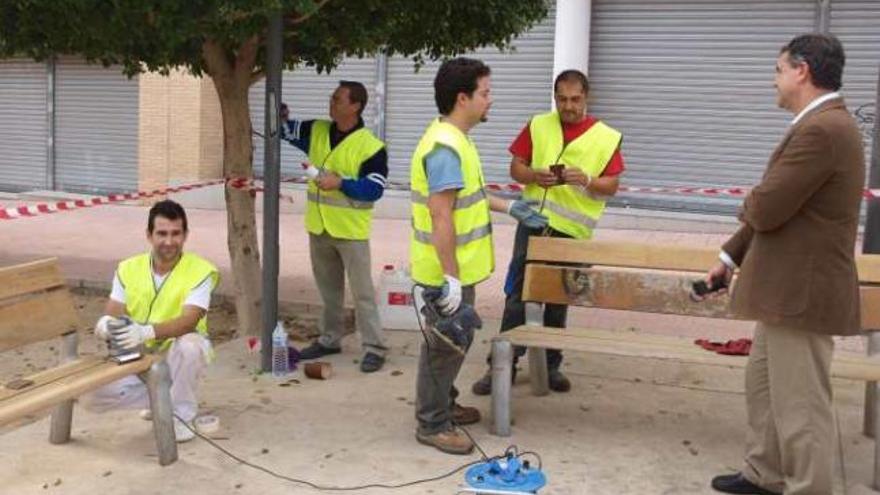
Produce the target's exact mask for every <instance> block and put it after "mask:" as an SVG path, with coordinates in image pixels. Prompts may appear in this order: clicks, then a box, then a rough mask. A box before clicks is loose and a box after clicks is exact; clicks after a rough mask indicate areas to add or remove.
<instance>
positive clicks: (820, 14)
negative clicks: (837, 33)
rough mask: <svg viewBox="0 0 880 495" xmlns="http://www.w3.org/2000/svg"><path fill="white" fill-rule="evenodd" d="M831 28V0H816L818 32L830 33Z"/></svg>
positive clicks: (816, 25)
mask: <svg viewBox="0 0 880 495" xmlns="http://www.w3.org/2000/svg"><path fill="white" fill-rule="evenodd" d="M829 29H831V0H816V23H815V30H816V32H817V33H828V30H829Z"/></svg>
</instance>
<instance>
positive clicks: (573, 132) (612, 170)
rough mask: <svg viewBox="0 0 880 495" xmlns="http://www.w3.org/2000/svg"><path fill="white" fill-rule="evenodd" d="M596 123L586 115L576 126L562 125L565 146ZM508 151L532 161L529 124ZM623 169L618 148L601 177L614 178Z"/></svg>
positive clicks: (621, 157) (621, 156)
mask: <svg viewBox="0 0 880 495" xmlns="http://www.w3.org/2000/svg"><path fill="white" fill-rule="evenodd" d="M596 122H598V120H597V119H596V118H595V117H592V116H590V115H587V116H585V117H584V120H582V121H580V122H578V123H577V124H562V141H563V142H564V143H565V144H568V143H570V142H571V141H574V140H575V139H577V138H578V137H579V136H580V135H581V134H583V133H585V132H587V131H588V130H590V127H593V124H595V123H596ZM508 150H509V151H510V154H512V155H513V156H516V157H519V158H522V159H523V160H531V159H532V134H531V132H530V131H529V124H526V126H525V127H523V130H522V131H520V133H519V135H518V136H517V137H516V139H515V140H514V141H513V143H512V144H511V145H510V148H508ZM623 169H624V166H623V155H621V154H620V148H618V149H617V151H615V152H614V155H613V156H612V157H611V159H610V160H608V164H607V165H605V170H603V171H602V174H601V176H602V177H614V176H616V175H620V174H621V173H623Z"/></svg>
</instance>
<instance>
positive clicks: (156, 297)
mask: <svg viewBox="0 0 880 495" xmlns="http://www.w3.org/2000/svg"><path fill="white" fill-rule="evenodd" d="M116 274H117V276H118V277H119V282H120V283H121V284H122V286H123V288H124V289H125V312H126V313H127V314H128V316H129V317H131V319H132V320H134V321H135V322H137V323H140V324H157V323H165V322H166V321H170V320H173V319H174V318H177V317H179V316H180V315H182V314H183V305H184V302H185V301H186V298H187V296H189V293H190V291H192V290H193V289H194V288H196V287H198V286H199V285H200V284H201V283H202V282H204V281H205V279H207V278H211V279H212V280H213V286H214V287H215V288H216V287H217V284H218V283H219V280H220V275H219V273H218V272H217V268H216V267H215V266H214V265H213V264H211V263H210V262H209V261H207V260H205V259H203V258H201V257H199V256H197V255H195V254H191V253H183V255H182V256H181V257H180V260H178V262H177V264H176V265H174V268H172V269H171V271H170V272H169V273H168V275H167V276H166V278H165V281H164V282H163V283H162V286H161V287H158V288H157V287H155V286H154V281H153V268H152V256H151V254H150V253H144V254H140V255H137V256H133V257H131V258H128V259H126V260H124V261H122V262H121V263H119V267H118V268H117V269H116ZM196 331H198V332H199V333H200V334H202V335H204V336H205V337H207V336H208V320H207V317H206V316H203V317H202V318H201V319H200V320H199V321H198V323H197V324H196ZM173 340H174V339H165V340H163V341H155V340H151V341H148V342H147V347H150V348H155V347H157V346H158V347H159V349H160V350H163V351H164V350H166V349H168V348H169V347H170V346H171V343H172V341H173Z"/></svg>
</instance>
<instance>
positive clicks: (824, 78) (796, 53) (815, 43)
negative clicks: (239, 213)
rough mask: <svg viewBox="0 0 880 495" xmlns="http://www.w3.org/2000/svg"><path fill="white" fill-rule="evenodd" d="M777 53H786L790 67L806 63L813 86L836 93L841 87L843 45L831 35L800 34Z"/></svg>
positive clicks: (844, 60) (843, 61)
mask: <svg viewBox="0 0 880 495" xmlns="http://www.w3.org/2000/svg"><path fill="white" fill-rule="evenodd" d="M779 53H788V57H789V59H790V60H791V66H792V67H797V65H798V64H800V63H801V62H804V63H806V64H807V66H809V67H810V75H811V77H812V80H813V86H816V87H817V88H822V89H830V90H832V91H837V90H838V89H840V87H841V86H842V85H843V83H842V79H843V65H844V63H846V56H845V55H844V53H843V45H842V44H840V40H838V39H837V37H836V36H834V35H833V34H819V33H811V34H802V35H800V36H797V37H795V38H794V39H792V40H791V41H789V42H788V44H787V45H785V46H783V47H782V49H781V50H779Z"/></svg>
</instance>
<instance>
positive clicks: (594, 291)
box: [492, 237, 880, 485]
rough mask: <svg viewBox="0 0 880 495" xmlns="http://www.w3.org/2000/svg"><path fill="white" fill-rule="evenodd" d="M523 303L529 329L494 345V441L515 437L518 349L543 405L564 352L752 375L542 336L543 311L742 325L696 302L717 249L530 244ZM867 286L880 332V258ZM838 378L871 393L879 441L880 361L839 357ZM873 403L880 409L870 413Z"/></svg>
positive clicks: (867, 311) (662, 341) (590, 332)
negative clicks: (570, 309)
mask: <svg viewBox="0 0 880 495" xmlns="http://www.w3.org/2000/svg"><path fill="white" fill-rule="evenodd" d="M527 260H528V264H527V266H526V274H525V283H524V286H523V294H522V298H523V301H526V324H525V325H523V326H520V327H517V328H514V329H511V330H510V331H508V332H504V333H501V334H499V335H498V336H497V337H495V338H494V339H493V342H492V363H493V365H492V416H493V419H494V424H493V425H492V429H493V431H492V432H493V433H494V434H496V435H500V436H508V435H510V422H511V414H510V386H511V373H512V357H513V346H514V345H518V346H525V347H527V348H528V355H529V356H528V362H529V364H528V366H529V377H530V381H531V385H532V391H533V393H534V394H535V395H545V394H547V393H548V390H549V389H548V378H547V361H546V349H564V350H572V351H583V352H590V353H598V354H609V355H614V356H631V357H639V358H656V359H661V360H671V361H677V362H681V363H693V364H701V365H715V366H729V367H740V368H742V367H745V365H746V361H747V360H746V359H745V358H744V357H742V356H723V355H718V354H715V353H712V352H708V351H706V350H704V349H702V348H700V347H698V346H696V345H694V343H693V340H692V339H690V338H679V337H668V336H660V335H645V334H638V333H633V332H622V331H608V330H597V329H588V328H572V327H569V328H566V329H558V328H549V327H544V326H543V321H542V318H543V308H542V306H541V304H542V303H557V304H568V305H573V306H585V307H593V308H605V309H616V310H625V311H639V312H648V313H665V314H676V315H685V316H701V317H710V318H734V317H733V316H732V315H731V314H730V313H729V311H728V300H729V298H728V297H727V296H723V297H717V298H713V299H709V300H706V301H703V302H701V303H695V302H693V301H691V300H690V298H689V293H690V289H691V284H692V282H693V281H694V280H696V279H699V278H703V277H705V273H706V271H707V270H708V269H709V268H710V267H712V266H713V265H714V264H715V263H716V262H717V260H718V249H705V248H688V247H681V246H657V245H645V244H637V243H620V242H602V241H577V240H572V239H559V238H549V237H532V238H531V239H530V241H529V248H528V255H527ZM857 263H858V271H859V280H860V285H861V304H862V328H864V329H880V286H878V285H877V284H880V255H875V256H871V255H863V256H859V257H857ZM831 375H832V376H833V377H835V378H846V379H852V380H862V381H865V382H868V383H869V391H871V392H872V393H869V394H867V396H868V397H873V398H871V399H869V400H866V421H865V424H866V431H869V430H871V431H875V432H876V431H880V424H878V421H880V417H878V415H877V414H876V411H880V404H878V402H880V394H878V393H877V391H876V390H877V389H876V382H877V381H880V355H876V356H866V355H862V354H856V353H851V352H841V351H835V352H834V357H833V361H832V366H831ZM871 402H873V403H871ZM874 476H875V485H876V484H877V483H880V442H875V461H874Z"/></svg>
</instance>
